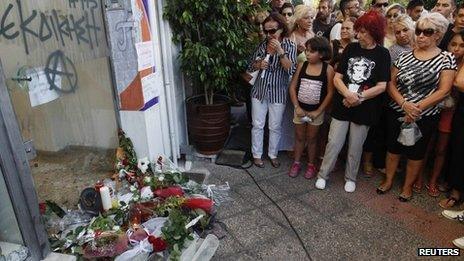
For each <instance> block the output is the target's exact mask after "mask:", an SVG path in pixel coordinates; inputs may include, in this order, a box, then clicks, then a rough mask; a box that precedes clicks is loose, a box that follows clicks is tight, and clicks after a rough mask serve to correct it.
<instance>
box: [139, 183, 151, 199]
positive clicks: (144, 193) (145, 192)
mask: <svg viewBox="0 0 464 261" xmlns="http://www.w3.org/2000/svg"><path fill="white" fill-rule="evenodd" d="M140 196H141V197H142V199H151V198H153V191H151V188H150V187H149V186H146V187H143V188H142V190H141V191H140Z"/></svg>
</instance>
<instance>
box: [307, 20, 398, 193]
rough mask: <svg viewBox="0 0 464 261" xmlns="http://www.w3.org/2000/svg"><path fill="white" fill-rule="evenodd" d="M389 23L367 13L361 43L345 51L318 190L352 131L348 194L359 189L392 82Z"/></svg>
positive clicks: (359, 31)
mask: <svg viewBox="0 0 464 261" xmlns="http://www.w3.org/2000/svg"><path fill="white" fill-rule="evenodd" d="M385 24H386V23H385V18H383V16H382V15H381V14H379V13H378V12H375V11H370V12H368V13H366V14H364V15H363V16H361V17H360V18H359V19H358V20H356V23H355V24H354V29H355V30H356V32H357V36H358V41H359V42H357V43H351V44H349V45H348V46H347V47H346V48H345V50H344V52H343V54H342V57H341V59H340V63H339V66H338V68H337V72H336V74H335V77H334V85H335V87H336V88H337V90H338V92H335V94H334V98H333V109H332V122H331V124H330V131H329V141H328V143H327V146H326V150H325V154H324V159H323V161H322V164H321V168H320V171H319V174H318V179H317V181H316V188H318V189H324V188H325V185H326V180H327V179H328V178H329V173H330V172H331V171H332V169H333V168H334V165H335V162H336V160H337V156H338V154H339V153H340V150H341V149H342V147H343V144H344V143H345V139H346V135H347V133H348V132H349V138H348V155H347V161H346V167H345V181H346V183H345V191H346V192H354V191H355V189H356V183H355V182H356V176H357V174H358V169H359V163H360V161H361V154H362V149H363V143H364V140H365V139H366V136H367V132H368V130H369V126H371V125H373V124H375V123H376V121H377V119H378V118H379V114H380V111H381V109H382V107H381V106H382V100H381V97H379V94H381V93H383V92H384V91H385V88H386V86H387V82H388V81H389V80H390V54H389V52H388V50H387V49H385V48H384V47H382V44H383V39H384V37H385Z"/></svg>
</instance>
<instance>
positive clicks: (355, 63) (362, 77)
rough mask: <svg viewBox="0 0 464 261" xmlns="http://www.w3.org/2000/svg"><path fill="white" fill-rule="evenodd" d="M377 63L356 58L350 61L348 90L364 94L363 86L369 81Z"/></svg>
mask: <svg viewBox="0 0 464 261" xmlns="http://www.w3.org/2000/svg"><path fill="white" fill-rule="evenodd" d="M374 67H375V62H374V61H372V60H369V59H367V58H364V57H354V58H350V59H349V60H348V78H349V80H350V81H349V83H348V89H349V90H350V91H352V92H362V91H363V89H362V87H361V84H362V83H363V82H364V81H366V80H367V79H369V77H370V76H371V73H372V70H373V69H374Z"/></svg>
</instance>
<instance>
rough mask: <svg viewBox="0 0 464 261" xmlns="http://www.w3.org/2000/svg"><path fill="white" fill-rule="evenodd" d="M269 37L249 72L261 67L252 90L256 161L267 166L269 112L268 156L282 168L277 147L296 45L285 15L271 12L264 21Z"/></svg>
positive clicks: (257, 50)
mask: <svg viewBox="0 0 464 261" xmlns="http://www.w3.org/2000/svg"><path fill="white" fill-rule="evenodd" d="M263 28H264V34H265V35H266V39H265V40H264V41H263V42H261V43H260V44H259V46H258V48H257V49H256V51H255V52H254V54H253V56H252V58H251V62H250V63H249V66H248V71H250V72H253V71H256V70H260V72H259V74H258V78H257V79H256V81H255V83H254V85H253V88H252V89H251V100H252V103H251V104H252V105H251V106H252V107H251V108H252V109H251V118H252V124H253V128H252V130H251V143H252V148H251V150H252V153H253V162H254V164H255V165H256V166H257V167H260V168H262V167H264V162H263V161H262V159H261V156H262V153H263V136H264V135H263V134H264V130H263V129H264V125H265V123H266V115H267V114H268V113H269V146H268V156H269V158H270V160H271V165H272V166H273V167H276V168H277V167H279V166H280V163H279V161H278V160H277V153H278V151H277V146H278V144H279V140H280V136H281V124H282V116H283V113H284V110H285V105H286V103H287V96H288V84H289V79H290V77H291V76H292V74H293V72H294V71H295V69H296V46H295V44H294V43H293V42H292V41H290V40H289V39H288V38H286V37H288V28H287V25H286V23H285V18H284V17H283V16H282V15H280V14H279V13H275V12H273V13H271V14H270V15H269V16H268V17H267V18H266V19H265V20H264V22H263Z"/></svg>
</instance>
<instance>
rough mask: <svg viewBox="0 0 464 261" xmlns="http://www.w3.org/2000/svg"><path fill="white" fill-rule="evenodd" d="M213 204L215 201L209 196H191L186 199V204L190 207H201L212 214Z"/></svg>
mask: <svg viewBox="0 0 464 261" xmlns="http://www.w3.org/2000/svg"><path fill="white" fill-rule="evenodd" d="M213 204H214V203H213V201H212V200H211V199H209V198H189V199H187V200H186V201H185V203H184V206H186V207H188V208H190V209H196V208H200V209H203V210H204V211H205V212H206V213H208V214H210V213H211V209H212V208H213Z"/></svg>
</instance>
